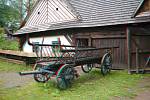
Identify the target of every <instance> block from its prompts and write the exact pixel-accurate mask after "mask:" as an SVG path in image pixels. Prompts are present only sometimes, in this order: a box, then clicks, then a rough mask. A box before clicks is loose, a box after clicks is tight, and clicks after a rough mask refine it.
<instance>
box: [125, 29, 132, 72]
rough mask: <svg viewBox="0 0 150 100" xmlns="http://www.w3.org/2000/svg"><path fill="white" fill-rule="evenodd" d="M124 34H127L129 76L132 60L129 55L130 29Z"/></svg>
mask: <svg viewBox="0 0 150 100" xmlns="http://www.w3.org/2000/svg"><path fill="white" fill-rule="evenodd" d="M126 34H127V52H128V53H127V54H128V73H129V74H131V59H132V57H131V56H132V55H131V32H130V28H129V27H127V30H126Z"/></svg>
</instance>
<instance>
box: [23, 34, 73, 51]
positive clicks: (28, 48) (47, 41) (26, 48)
mask: <svg viewBox="0 0 150 100" xmlns="http://www.w3.org/2000/svg"><path fill="white" fill-rule="evenodd" d="M43 38H44V42H43V44H52V41H57V39H58V38H60V41H61V44H62V45H71V44H70V43H69V42H68V40H67V39H66V38H65V36H63V35H60V36H47V37H34V38H30V42H31V43H32V42H39V43H40V44H41V43H42V40H43ZM23 51H24V52H28V53H31V52H32V46H30V45H29V44H28V42H27V41H26V42H25V43H24V45H23Z"/></svg>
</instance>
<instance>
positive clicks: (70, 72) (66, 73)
mask: <svg viewBox="0 0 150 100" xmlns="http://www.w3.org/2000/svg"><path fill="white" fill-rule="evenodd" d="M73 79H74V69H73V67H71V66H70V65H68V64H65V65H63V66H62V67H61V68H60V69H59V70H58V72H57V76H56V80H57V87H58V88H59V89H61V90H64V89H67V88H69V87H71V84H72V81H73Z"/></svg>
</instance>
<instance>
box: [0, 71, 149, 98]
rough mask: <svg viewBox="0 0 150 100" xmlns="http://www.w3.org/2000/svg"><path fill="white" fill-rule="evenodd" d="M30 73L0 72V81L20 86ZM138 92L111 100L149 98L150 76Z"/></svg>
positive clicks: (25, 82) (140, 85) (4, 84)
mask: <svg viewBox="0 0 150 100" xmlns="http://www.w3.org/2000/svg"><path fill="white" fill-rule="evenodd" d="M33 81H34V80H33V78H32V75H29V76H20V75H19V74H18V73H14V72H9V73H0V82H1V83H2V86H3V87H4V88H12V87H22V86H24V85H26V84H28V83H30V82H33ZM137 89H138V90H137V91H139V92H138V94H137V95H136V96H135V97H134V98H129V97H112V99H111V100H150V77H146V78H144V79H143V80H141V81H140V82H139V83H138V85H137Z"/></svg>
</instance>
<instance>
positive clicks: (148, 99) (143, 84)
mask: <svg viewBox="0 0 150 100" xmlns="http://www.w3.org/2000/svg"><path fill="white" fill-rule="evenodd" d="M135 90H136V91H138V93H137V95H136V96H135V97H133V98H129V97H112V99H111V100H150V77H146V78H144V79H143V80H141V81H140V82H139V83H138V84H137V86H136V89H135Z"/></svg>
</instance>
